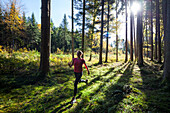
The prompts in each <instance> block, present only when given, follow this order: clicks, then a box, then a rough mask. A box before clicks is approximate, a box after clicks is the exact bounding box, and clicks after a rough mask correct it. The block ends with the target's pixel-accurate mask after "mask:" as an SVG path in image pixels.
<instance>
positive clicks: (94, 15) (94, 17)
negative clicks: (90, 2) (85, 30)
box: [89, 0, 96, 61]
mask: <svg viewBox="0 0 170 113" xmlns="http://www.w3.org/2000/svg"><path fill="white" fill-rule="evenodd" d="M94 6H96V0H95V1H94ZM93 11H94V13H93V26H92V36H91V51H90V58H89V61H91V60H92V48H93V36H94V27H95V21H96V9H95V7H93Z"/></svg>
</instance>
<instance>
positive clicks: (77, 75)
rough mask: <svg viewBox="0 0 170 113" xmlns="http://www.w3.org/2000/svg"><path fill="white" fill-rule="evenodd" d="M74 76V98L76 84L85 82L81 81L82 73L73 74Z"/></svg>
mask: <svg viewBox="0 0 170 113" xmlns="http://www.w3.org/2000/svg"><path fill="white" fill-rule="evenodd" d="M74 74H75V77H76V80H75V82H74V96H76V93H77V84H78V83H80V82H86V81H85V80H83V79H81V77H82V74H83V73H82V72H81V73H76V72H74Z"/></svg>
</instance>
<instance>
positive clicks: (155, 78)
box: [138, 62, 170, 113]
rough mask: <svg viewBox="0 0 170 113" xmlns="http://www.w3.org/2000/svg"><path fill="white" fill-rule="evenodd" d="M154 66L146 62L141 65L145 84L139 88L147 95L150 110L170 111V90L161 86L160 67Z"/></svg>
mask: <svg viewBox="0 0 170 113" xmlns="http://www.w3.org/2000/svg"><path fill="white" fill-rule="evenodd" d="M152 66H153V65H150V64H149V63H148V62H144V66H143V67H140V71H141V75H142V80H143V85H142V86H138V88H139V89H141V90H143V92H144V93H145V94H146V95H147V97H146V101H147V103H148V111H152V112H166V113H168V112H170V109H169V105H170V99H169V97H170V91H168V90H166V88H165V89H164V87H163V86H161V82H162V74H161V73H160V72H159V69H158V68H159V67H158V66H157V67H152Z"/></svg>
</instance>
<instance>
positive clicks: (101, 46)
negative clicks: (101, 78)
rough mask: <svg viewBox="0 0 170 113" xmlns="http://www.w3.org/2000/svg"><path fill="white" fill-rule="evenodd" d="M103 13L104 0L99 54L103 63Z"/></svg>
mask: <svg viewBox="0 0 170 113" xmlns="http://www.w3.org/2000/svg"><path fill="white" fill-rule="evenodd" d="M103 14H104V0H102V14H101V36H100V55H99V64H102V50H103Z"/></svg>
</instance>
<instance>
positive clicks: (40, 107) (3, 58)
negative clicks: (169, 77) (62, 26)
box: [0, 51, 170, 113]
mask: <svg viewBox="0 0 170 113" xmlns="http://www.w3.org/2000/svg"><path fill="white" fill-rule="evenodd" d="M39 56H40V54H39V53H38V52H37V51H26V52H19V51H18V52H14V53H13V54H8V53H7V52H4V53H3V54H0V63H1V68H0V73H1V77H0V78H1V79H0V83H1V85H0V86H1V91H0V97H1V99H0V112H57V113H58V112H59V113H60V112H79V113H80V112H96V113H103V112H108V113H113V112H170V109H169V104H170V100H169V97H170V92H169V90H168V88H167V87H166V86H163V85H162V84H161V79H162V76H161V75H162V72H163V70H160V66H161V65H160V64H158V63H155V62H150V61H148V59H145V60H144V66H143V67H139V66H138V65H136V61H134V62H131V61H128V62H126V63H125V62H124V61H123V57H121V58H122V59H121V60H120V61H119V62H115V63H112V62H109V63H104V64H102V65H99V64H97V61H98V60H97V59H95V60H96V62H95V60H94V62H87V64H88V67H89V70H90V72H91V74H90V75H87V72H86V71H84V76H83V78H88V79H89V84H88V85H85V84H83V83H80V84H78V95H77V97H76V98H77V103H75V104H73V105H72V104H70V100H71V97H72V96H73V90H74V86H73V84H74V72H73V68H69V66H68V65H67V63H68V62H69V61H70V60H71V59H70V56H71V55H56V54H52V55H51V57H50V62H51V64H52V66H51V71H50V74H49V75H48V76H47V77H45V78H42V77H41V76H40V75H39V73H38V66H39V59H40V58H39ZM88 57H89V56H88V55H86V56H85V59H88ZM93 58H95V56H94V57H93ZM56 59H57V60H56ZM114 60H115V59H114V58H113V61H114ZM61 62H62V63H61Z"/></svg>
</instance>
